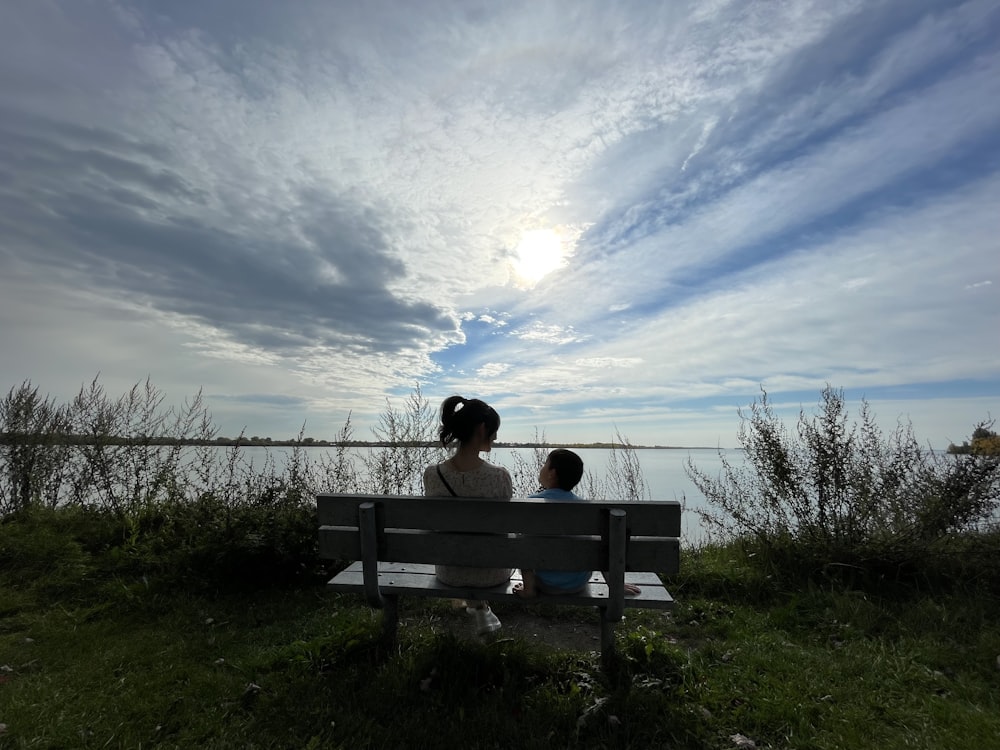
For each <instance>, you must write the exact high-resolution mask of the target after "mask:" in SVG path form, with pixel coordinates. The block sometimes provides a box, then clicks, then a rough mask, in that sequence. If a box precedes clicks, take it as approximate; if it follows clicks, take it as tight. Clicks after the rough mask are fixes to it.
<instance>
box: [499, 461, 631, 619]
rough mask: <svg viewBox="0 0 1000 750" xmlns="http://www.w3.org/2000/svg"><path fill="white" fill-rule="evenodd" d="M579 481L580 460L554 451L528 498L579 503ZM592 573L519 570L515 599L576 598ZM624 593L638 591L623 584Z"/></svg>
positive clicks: (581, 472) (580, 471)
mask: <svg viewBox="0 0 1000 750" xmlns="http://www.w3.org/2000/svg"><path fill="white" fill-rule="evenodd" d="M582 477H583V459H581V458H580V457H579V456H578V455H577V454H575V453H574V452H573V451H571V450H566V449H565V448H557V449H556V450H554V451H552V452H551V453H549V455H548V457H547V458H546V459H545V465H544V466H542V469H541V471H539V472H538V481H539V483H540V484H541V485H542V488H543V489H542V491H541V492H538V493H535V494H534V495H531V497H540V498H545V499H546V500H579V501H583V498H581V497H579V496H578V495H575V494H574V493H573V488H574V487H576V485H577V483H578V482H579V481H580V479H581V478H582ZM591 573H592V571H589V570H580V571H574V570H524V569H522V570H521V580H522V581H523V583H520V584H515V586H514V591H515V593H517V595H518V596H521V597H524V598H525V599H529V598H531V597H534V596H537V595H538V594H539V593H542V594H556V595H558V594H577V593H579V592H581V591H583V590H584V589H585V588H587V583H588V582H589V581H590V576H591ZM625 593H627V594H638V593H639V587H638V586H634V585H632V584H630V583H627V584H625Z"/></svg>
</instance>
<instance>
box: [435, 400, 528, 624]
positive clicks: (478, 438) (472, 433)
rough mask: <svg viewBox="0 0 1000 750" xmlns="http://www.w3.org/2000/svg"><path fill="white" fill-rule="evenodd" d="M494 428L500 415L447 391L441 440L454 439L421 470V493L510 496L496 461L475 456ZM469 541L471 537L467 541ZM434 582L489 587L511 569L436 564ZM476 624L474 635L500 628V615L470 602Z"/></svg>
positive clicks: (481, 403)
mask: <svg viewBox="0 0 1000 750" xmlns="http://www.w3.org/2000/svg"><path fill="white" fill-rule="evenodd" d="M499 429H500V415H499V414H497V412H496V410H495V409H493V407H491V406H490V405H489V404H487V403H486V402H484V401H480V400H479V399H477V398H472V399H467V398H463V397H462V396H450V397H448V398H446V399H445V400H444V403H442V404H441V430H440V436H441V445H442V446H444V447H446V448H447V447H448V446H449V445H451V444H452V443H455V442H457V443H458V448H457V449H456V451H455V453H454V454H453V455H452V456H451V458H449V459H448V460H447V461H443V462H442V463H440V464H435V465H433V466H428V467H427V468H426V469H425V470H424V495H425V496H427V497H447V496H449V495H454V496H456V497H490V498H499V499H501V500H510V498H511V495H512V494H513V484H512V482H511V479H510V474H509V473H508V471H507V470H506V469H505V468H503V467H502V466H494V465H493V464H491V463H488V462H486V461H484V460H483V459H481V458H480V457H479V454H480V453H481V452H485V453H489V452H490V450H492V448H493V441H494V440H496V438H497V430H499ZM470 542H471V540H470ZM434 572H435V574H436V575H437V578H438V580H439V581H441V582H442V583H444V584H447V585H449V586H468V587H472V588H490V587H492V586H499V585H500V584H502V583H505V582H506V581H508V580H510V576H511V573H513V572H514V571H513V569H511V568H466V567H460V566H455V565H438V566H436V567H435V570H434ZM474 614H475V615H476V629H477V630H478V632H479V634H480V635H485V634H487V633H492V632H495V631H497V630H499V629H500V620H499V619H498V618H497V616H496V615H494V614H493V612H492V610H490V606H489V603H488V602H484V601H480V602H477V603H476V607H475V610H474Z"/></svg>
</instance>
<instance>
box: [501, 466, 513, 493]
mask: <svg viewBox="0 0 1000 750" xmlns="http://www.w3.org/2000/svg"><path fill="white" fill-rule="evenodd" d="M502 471H503V474H502V475H501V478H500V479H501V482H500V486H501V489H502V491H503V498H504V499H505V500H510V499H511V498H512V497H514V482H513V481H512V480H511V478H510V472H509V471H507V470H506V469H502Z"/></svg>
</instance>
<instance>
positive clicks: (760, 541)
mask: <svg viewBox="0 0 1000 750" xmlns="http://www.w3.org/2000/svg"><path fill="white" fill-rule="evenodd" d="M739 415H740V427H739V433H738V435H739V441H740V444H741V445H742V446H743V450H744V451H745V464H744V465H743V466H734V465H733V464H732V463H731V462H729V461H728V460H727V459H726V457H725V456H724V455H721V454H720V455H721V458H722V464H723V468H722V470H721V472H720V474H719V476H718V477H711V476H709V475H707V474H706V473H705V472H703V471H700V470H699V469H698V468H697V467H696V466H695V465H694V464H693V462H692V461H691V460H690V459H689V460H688V463H687V467H686V471H687V474H688V476H689V477H690V478H691V480H692V482H694V484H695V486H696V487H698V489H699V490H701V492H702V493H703V494H704V495H705V498H706V499H707V500H708V502H709V504H710V506H711V507H710V509H709V510H707V511H703V512H701V515H702V517H703V519H704V520H705V521H706V522H707V523H708V524H709V526H711V527H712V528H714V529H715V530H716V531H719V532H721V533H722V534H723V536H724V537H728V538H733V537H736V538H742V539H744V540H745V541H748V542H751V543H753V545H754V546H755V547H756V548H758V549H759V550H761V551H763V552H765V553H767V554H765V555H764V558H765V559H769V560H772V561H776V558H781V563H782V567H784V568H785V569H786V570H787V569H795V568H796V567H797V566H804V567H805V569H806V570H808V571H812V572H816V571H819V570H823V571H825V572H830V571H832V570H853V571H860V572H862V573H863V574H872V573H874V574H877V575H879V576H884V575H887V574H891V575H894V576H900V575H905V574H908V573H913V572H916V571H918V570H920V571H924V572H926V571H927V570H929V569H930V568H931V566H930V565H928V564H927V563H929V562H933V561H939V560H940V557H941V555H947V554H948V553H947V550H948V549H951V547H949V546H948V545H947V544H945V541H946V540H947V538H948V537H949V536H950V535H953V534H954V533H955V532H963V531H971V530H974V529H976V528H979V527H982V526H985V525H988V524H989V523H990V522H995V520H996V511H997V504H998V498H1000V458H998V457H993V456H984V455H957V456H947V455H938V454H935V453H934V452H933V451H930V450H925V449H923V448H921V446H920V444H919V443H918V442H917V440H916V438H915V437H914V436H913V430H912V426H911V425H910V424H909V423H906V424H899V425H897V427H896V429H895V431H894V432H893V433H892V434H891V435H889V436H888V437H887V438H886V437H883V435H882V433H881V430H880V429H879V428H878V426H877V425H876V424H875V420H874V417H873V415H872V413H871V411H870V409H869V407H868V403H867V402H866V401H864V400H862V404H861V410H860V414H859V421H858V422H856V423H853V424H849V423H848V413H847V409H846V406H845V402H844V395H843V391H842V390H837V389H834V388H832V387H831V386H827V387H826V388H825V389H824V390H823V392H822V396H821V399H820V404H819V409H818V411H817V413H816V414H815V415H813V416H811V417H810V416H807V415H806V413H805V412H804V411H800V413H799V418H798V423H797V439H795V438H792V437H790V436H789V434H788V430H787V429H786V427H785V425H784V424H783V423H782V421H781V420H780V419H779V418H778V417H777V416H776V415H775V413H774V410H773V408H772V406H771V403H770V402H769V401H768V398H767V393H766V392H763V393H762V396H761V397H760V399H759V400H757V401H755V402H754V403H753V404H752V405H751V406H750V412H749V414H747V413H745V412H744V411H742V410H740V412H739Z"/></svg>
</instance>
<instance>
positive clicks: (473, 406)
mask: <svg viewBox="0 0 1000 750" xmlns="http://www.w3.org/2000/svg"><path fill="white" fill-rule="evenodd" d="M480 425H482V426H483V429H482V433H481V434H479V435H478V437H479V439H480V440H481V441H482V443H481V445H483V446H488V445H489V444H490V443H491V442H492V441H493V440H494V439H495V438H496V435H497V430H499V429H500V415H499V414H497V412H496V409H494V408H493V407H492V406H490V405H489V404H487V403H486V402H485V401H480V400H479V399H478V398H463V397H462V396H449V397H448V398H446V399H445V400H444V403H443V404H441V431H440V437H441V445H443V446H447V445H448V444H449V443H451V442H452V441H453V440H457V441H458V442H459V443H460V444H465V443H468V442H470V441H472V440H474V439H476V438H477V433H478V431H479V426H480ZM483 450H489V448H488V447H483Z"/></svg>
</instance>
